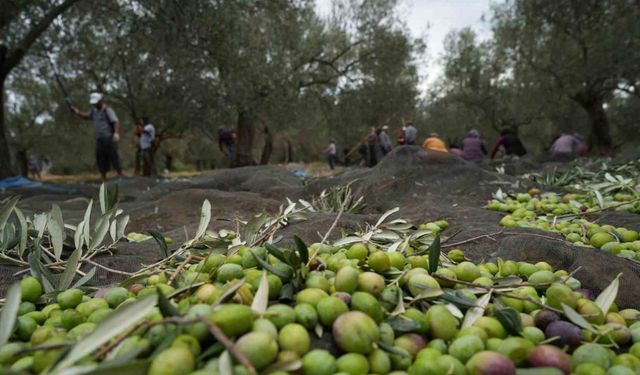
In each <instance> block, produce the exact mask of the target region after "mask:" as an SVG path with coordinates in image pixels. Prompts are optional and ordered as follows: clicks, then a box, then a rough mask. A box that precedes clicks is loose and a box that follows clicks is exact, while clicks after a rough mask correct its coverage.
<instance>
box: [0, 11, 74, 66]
mask: <svg viewBox="0 0 640 375" xmlns="http://www.w3.org/2000/svg"><path fill="white" fill-rule="evenodd" d="M78 1H80V0H65V1H64V2H62V3H61V4H59V5H57V6H55V7H53V8H52V9H50V10H49V12H48V13H47V14H45V16H44V17H43V18H42V19H41V20H40V22H38V23H37V24H36V25H35V26H34V27H33V28H32V29H31V30H30V31H29V32H28V33H27V35H25V36H24V38H22V40H20V42H18V44H17V46H16V47H15V48H13V49H12V50H11V52H10V53H9V55H8V56H7V59H6V61H5V63H4V66H2V67H0V77H6V76H7V75H8V74H9V72H10V71H11V70H12V69H13V68H15V67H16V66H17V65H18V64H19V63H20V61H22V59H23V58H24V56H25V55H26V53H27V51H28V50H29V48H30V47H31V46H32V45H33V43H35V42H36V40H37V39H38V38H39V37H40V35H42V33H44V32H45V30H47V28H48V27H49V25H51V23H52V22H53V21H54V20H55V19H56V18H57V17H58V16H59V15H61V14H62V13H64V12H65V11H66V10H67V9H69V8H71V6H72V5H74V4H75V3H77V2H78Z"/></svg>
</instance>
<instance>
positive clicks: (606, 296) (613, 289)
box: [595, 273, 622, 315]
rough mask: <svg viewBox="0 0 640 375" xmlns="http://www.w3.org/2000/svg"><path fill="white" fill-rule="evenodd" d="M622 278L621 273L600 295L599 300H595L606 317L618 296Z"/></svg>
mask: <svg viewBox="0 0 640 375" xmlns="http://www.w3.org/2000/svg"><path fill="white" fill-rule="evenodd" d="M620 276H622V274H621V273H620V274H618V276H616V278H615V279H613V280H612V281H611V283H610V284H609V285H608V286H607V287H606V288H605V289H604V290H603V291H602V292H601V293H600V294H599V295H598V298H596V300H595V302H596V305H598V307H599V308H600V310H602V313H603V314H605V315H606V314H607V312H608V311H609V309H610V308H611V305H613V302H615V300H616V297H617V296H618V288H619V287H620Z"/></svg>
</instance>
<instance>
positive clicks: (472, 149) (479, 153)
mask: <svg viewBox="0 0 640 375" xmlns="http://www.w3.org/2000/svg"><path fill="white" fill-rule="evenodd" d="M485 155H487V148H486V147H485V146H484V142H482V139H481V138H480V133H478V131H477V130H476V129H471V130H469V133H467V136H466V137H465V138H464V139H463V140H462V155H461V156H462V158H463V159H464V160H468V161H479V160H482V159H484V157H485Z"/></svg>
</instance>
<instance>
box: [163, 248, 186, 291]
mask: <svg viewBox="0 0 640 375" xmlns="http://www.w3.org/2000/svg"><path fill="white" fill-rule="evenodd" d="M190 261H191V254H188V255H187V257H186V258H184V260H183V261H182V263H180V265H179V266H178V268H176V271H175V272H174V273H173V275H171V277H170V278H169V281H168V282H167V285H171V284H172V283H173V281H174V280H175V279H176V277H178V275H180V273H181V272H182V270H183V269H184V267H185V266H186V265H187V263H189V262H190Z"/></svg>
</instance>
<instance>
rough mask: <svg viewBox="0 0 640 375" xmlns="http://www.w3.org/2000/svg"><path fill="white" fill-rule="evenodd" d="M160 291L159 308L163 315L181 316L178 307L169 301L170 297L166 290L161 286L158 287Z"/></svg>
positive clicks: (158, 291)
mask: <svg viewBox="0 0 640 375" xmlns="http://www.w3.org/2000/svg"><path fill="white" fill-rule="evenodd" d="M156 291H157V293H158V309H159V310H160V313H161V314H162V316H163V317H165V318H168V317H171V316H179V315H180V313H179V312H178V309H177V308H176V307H175V306H174V305H173V304H172V303H171V301H169V299H168V298H167V297H166V296H165V295H164V292H163V291H162V289H161V288H157V289H156Z"/></svg>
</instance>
